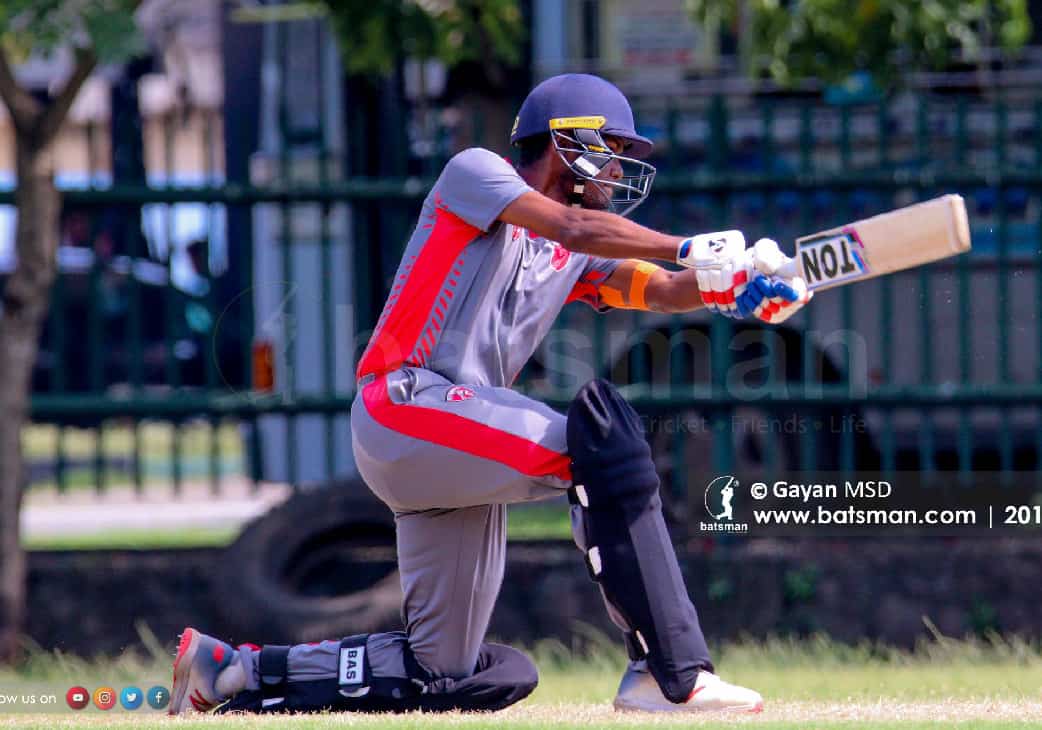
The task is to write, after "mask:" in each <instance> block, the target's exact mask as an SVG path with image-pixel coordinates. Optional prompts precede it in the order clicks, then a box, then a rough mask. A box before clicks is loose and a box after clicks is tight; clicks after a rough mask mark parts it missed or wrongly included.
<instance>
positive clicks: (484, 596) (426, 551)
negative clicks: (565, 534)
mask: <svg viewBox="0 0 1042 730" xmlns="http://www.w3.org/2000/svg"><path fill="white" fill-rule="evenodd" d="M351 430H352V445H353V448H354V455H355V460H356V463H357V465H358V469H359V471H360V472H361V475H362V477H363V479H365V481H366V483H367V484H368V485H369V487H370V488H371V489H372V490H373V492H374V493H375V494H376V495H377V496H378V497H379V498H380V499H381V500H383V501H384V502H385V503H386V504H387V505H388V506H389V507H390V508H391V509H392V510H393V511H394V513H395V519H396V522H397V531H398V564H399V569H400V572H401V580H402V589H403V592H404V606H403V610H402V613H403V617H404V619H405V622H406V632H407V635H408V638H409V644H410V648H411V649H412V651H413V653H414V655H415V657H416V659H417V661H418V662H419V663H420V664H421V665H422V666H423V667H424V668H425V669H426V670H427V671H428V672H430V673H431V674H433V675H435V676H444V677H454V678H461V677H466V676H468V675H469V674H470V673H472V672H473V670H474V666H475V663H476V661H477V658H478V651H479V647H480V645H481V642H482V640H483V639H484V636H485V632H486V630H487V629H488V623H489V619H490V617H491V615H492V609H493V607H494V605H495V601H496V597H497V595H498V594H499V589H500V585H501V583H502V580H503V569H504V565H505V560H506V554H505V551H506V505H508V504H512V503H518V502H529V501H534V500H540V499H548V498H551V497H559V496H561V495H562V494H564V491H565V490H566V489H567V488H568V487H570V486H571V473H570V469H569V459H568V456H567V448H566V442H565V417H564V416H563V415H562V414H560V413H557V412H556V411H554V410H553V409H551V408H550V407H548V406H546V405H545V404H543V403H540V402H538V401H535V400H532V399H531V398H527V397H525V396H523V395H521V394H520V393H516V392H514V391H512V390H510V389H508V388H494V387H464V386H458V385H454V384H453V383H451V382H449V381H447V380H446V379H445V378H443V377H441V376H439V375H437V374H436V373H433V372H431V371H429V370H423V369H419V368H404V369H401V370H397V371H394V372H392V373H390V374H388V375H386V376H383V377H380V378H377V379H376V380H373V381H372V382H370V383H367V384H365V385H363V386H362V387H360V389H359V393H358V396H357V397H356V399H355V402H354V405H353V407H352V410H351ZM576 512H577V511H576ZM573 514H575V513H573ZM573 521H574V520H573ZM577 534H582V533H581V530H580V531H578V532H577ZM580 547H582V546H581V545H580Z"/></svg>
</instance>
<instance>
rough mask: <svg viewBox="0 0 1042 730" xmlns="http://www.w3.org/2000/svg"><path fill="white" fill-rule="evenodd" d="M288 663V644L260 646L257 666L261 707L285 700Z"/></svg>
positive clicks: (277, 703)
mask: <svg viewBox="0 0 1042 730" xmlns="http://www.w3.org/2000/svg"><path fill="white" fill-rule="evenodd" d="M288 663H289V647H288V646H279V645H274V646H264V647H262V648H261V650H260V657H259V659H258V661H257V665H258V666H257V668H258V669H259V671H260V689H261V706H262V708H267V707H271V706H273V705H279V704H282V703H283V702H284V701H285V699H286V688H287V681H286V674H287V666H288Z"/></svg>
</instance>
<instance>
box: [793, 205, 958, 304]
mask: <svg viewBox="0 0 1042 730" xmlns="http://www.w3.org/2000/svg"><path fill="white" fill-rule="evenodd" d="M969 250H970V227H969V222H968V219H967V217H966V205H965V203H964V202H963V199H962V196H959V195H943V196H941V197H939V198H934V199H933V200H928V201H926V202H923V203H917V204H915V205H909V206H907V207H905V208H898V209H897V210H892V211H890V212H889V213H882V214H880V215H877V216H873V217H871V218H865V219H864V220H860V221H855V222H854V223H849V224H847V225H845V226H840V227H839V228H832V229H829V230H827V231H821V232H820V233H815V234H813V235H810V236H803V237H801V238H797V239H796V254H795V256H794V257H793V259H792V260H790V261H789V262H788V263H787V264H786V265H785V266H784V267H783V268H782V269H781V270H780V271H779V273H783V274H785V275H794V274H798V275H799V276H802V277H803V278H804V280H806V282H807V288H809V289H812V290H820V289H829V288H831V287H834V286H841V285H843V284H851V283H853V282H855V281H863V280H865V279H871V278H873V277H876V276H882V275H883V274H889V273H892V272H894V271H903V270H904V269H911V268H913V267H916V266H921V265H923V264H928V263H930V262H932V261H938V260H940V259H944V258H948V257H949V256H956V255H958V254H960V253H964V252H966V251H969Z"/></svg>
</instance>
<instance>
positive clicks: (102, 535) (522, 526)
mask: <svg viewBox="0 0 1042 730" xmlns="http://www.w3.org/2000/svg"><path fill="white" fill-rule="evenodd" d="M508 530H509V536H510V539H511V540H557V539H562V540H569V539H571V534H572V532H571V524H570V522H569V518H568V508H567V506H566V505H563V504H539V505H525V506H522V507H515V508H512V509H511V510H510V511H509V527H508ZM240 531H241V528H240V527H212V528H204V527H199V528H190V529H187V528H186V529H174V530H172V529H165V530H133V529H123V530H111V529H110V530H102V531H99V532H87V533H81V534H67V535H37V536H29V537H23V540H22V544H23V546H24V547H25V549H26V550H150V549H158V548H164V549H169V548H201V547H224V546H226V545H230V544H231V543H232V542H233V541H234V540H235V538H236V537H237V536H238V535H239V532H240Z"/></svg>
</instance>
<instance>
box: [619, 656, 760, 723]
mask: <svg viewBox="0 0 1042 730" xmlns="http://www.w3.org/2000/svg"><path fill="white" fill-rule="evenodd" d="M614 704H615V709H616V710H619V711H620V712H631V711H643V712H762V711H763V698H762V697H761V696H760V693H759V692H754V691H753V690H751V689H746V688H745V687H739V686H737V685H734V684H728V683H727V682H725V681H724V680H722V679H720V677H718V676H716V675H715V674H713V673H712V672H706V671H701V672H699V673H698V678H697V679H696V680H695V688H694V689H693V690H691V695H690V696H689V697H688V698H687V700H686V701H685V702H670V701H669V700H667V699H666V697H665V696H664V695H663V694H662V690H660V689H659V686H658V683H657V682H655V678H654V677H652V676H651V673H650V672H648V668H647V663H646V662H643V661H639V662H632V663H631V664H630V666H629V668H628V669H627V670H626V673H625V674H624V675H622V682H621V683H620V684H619V691H618V694H616V695H615V703H614Z"/></svg>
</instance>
